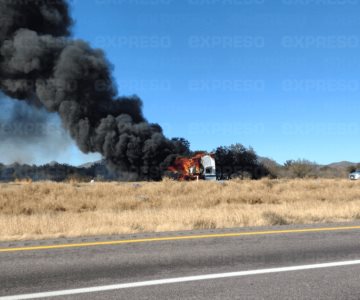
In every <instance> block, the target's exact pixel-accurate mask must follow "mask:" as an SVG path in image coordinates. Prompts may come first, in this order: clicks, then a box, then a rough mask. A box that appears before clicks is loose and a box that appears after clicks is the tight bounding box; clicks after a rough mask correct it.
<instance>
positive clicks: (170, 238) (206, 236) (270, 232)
mask: <svg viewBox="0 0 360 300" xmlns="http://www.w3.org/2000/svg"><path fill="white" fill-rule="evenodd" d="M357 229H360V226H344V227H324V228H303V229H284V230H267V231H244V232H236V233H218V234H217V233H214V234H203V235H187V236H168V237H159V238H144V239H133V240H118V241H107V242H88V243H77V244H59V245H48V246H33V247H18V248H0V252H18V251H34V250H49V249H64V248H80V247H94V246H111V245H123V244H135V243H151V242H162V241H181V240H197V239H212V238H226V237H241V236H254V235H274V234H281V233H285V234H288V233H311V232H326V231H347V230H357Z"/></svg>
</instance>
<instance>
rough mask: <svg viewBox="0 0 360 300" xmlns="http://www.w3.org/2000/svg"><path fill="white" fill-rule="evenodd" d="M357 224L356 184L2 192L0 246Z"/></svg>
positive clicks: (15, 188)
mask: <svg viewBox="0 0 360 300" xmlns="http://www.w3.org/2000/svg"><path fill="white" fill-rule="evenodd" d="M359 219H360V182H351V181H348V180H330V179H329V180H324V179H323V180H315V179H311V180H310V179H309V180H261V181H228V182H222V183H220V182H174V181H164V182H160V183H156V182H151V183H150V182H149V183H148V182H145V183H117V182H115V183H94V184H90V183H76V182H75V183H50V182H42V183H30V182H19V183H9V184H0V240H3V241H5V240H20V239H41V238H52V237H65V236H66V237H75V236H84V235H99V234H120V233H135V232H153V231H172V230H189V229H207V228H224V227H241V226H261V225H285V224H304V223H320V222H341V221H353V220H359Z"/></svg>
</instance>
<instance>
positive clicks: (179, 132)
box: [67, 0, 360, 163]
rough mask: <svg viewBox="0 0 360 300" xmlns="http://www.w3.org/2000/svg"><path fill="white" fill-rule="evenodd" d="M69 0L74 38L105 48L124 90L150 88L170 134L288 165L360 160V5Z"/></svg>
mask: <svg viewBox="0 0 360 300" xmlns="http://www.w3.org/2000/svg"><path fill="white" fill-rule="evenodd" d="M70 3H71V6H72V15H73V18H74V19H75V20H76V24H75V26H74V30H73V31H74V37H75V38H82V39H85V40H88V41H89V42H90V43H91V45H92V46H94V47H99V48H103V49H104V51H105V53H106V55H107V57H108V59H109V61H111V63H112V64H113V66H114V73H113V74H114V79H115V80H116V82H117V83H118V89H119V94H121V95H130V94H137V95H139V96H140V97H141V98H142V99H143V102H144V114H145V116H146V117H147V119H148V120H149V121H151V122H156V123H159V124H160V125H162V126H163V128H164V131H165V134H166V135H167V136H169V137H185V138H187V139H188V140H189V141H190V142H191V145H192V149H193V150H197V149H201V150H209V151H210V150H212V149H214V148H216V147H217V146H219V145H230V144H232V143H236V142H239V143H242V144H244V145H246V146H252V147H254V149H255V150H256V151H257V153H258V154H259V155H261V156H267V157H271V158H273V159H275V160H277V161H279V162H281V163H282V162H284V161H285V160H287V159H297V158H307V159H309V160H312V161H317V162H319V163H330V162H334V161H340V160H350V161H360V154H359V148H360V140H359V136H360V117H359V112H360V105H359V97H360V79H359V70H360V35H359V34H360V18H359V17H358V12H359V9H360V1H357V0H348V1H346V0H341V1H336V0H331V1H330V0H329V1H315V0H309V1H298V0H293V1H291V0H284V1H280V0H279V1H274V0H231V1H230V0H227V1H225V0H211V1H210V0H180V1H179V0H176V1H175V0H71V1H70ZM72 153H73V154H72V156H71V159H70V162H71V163H81V162H83V161H87V160H92V159H95V158H97V157H96V156H91V157H86V156H83V155H81V156H80V154H79V153H78V152H77V151H76V149H75V148H74V147H73V149H72ZM67 157H69V156H67Z"/></svg>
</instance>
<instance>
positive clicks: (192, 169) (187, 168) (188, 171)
mask: <svg viewBox="0 0 360 300" xmlns="http://www.w3.org/2000/svg"><path fill="white" fill-rule="evenodd" d="M204 155H205V154H204V153H198V154H196V155H195V156H194V157H191V158H186V157H178V158H177V159H176V160H175V162H174V164H173V165H172V166H170V167H169V168H168V170H169V171H170V172H172V173H174V174H176V175H177V176H178V179H179V180H195V179H196V178H199V176H200V175H201V158H202V157H203V156H204Z"/></svg>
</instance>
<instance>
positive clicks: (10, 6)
mask: <svg viewBox="0 0 360 300" xmlns="http://www.w3.org/2000/svg"><path fill="white" fill-rule="evenodd" d="M68 10H69V9H68V5H67V3H66V2H65V1H63V0H22V1H18V0H0V21H1V27H0V89H1V90H2V91H3V92H4V93H5V94H6V95H8V96H10V97H12V98H16V99H19V100H24V101H26V102H27V103H29V104H31V105H35V106H37V107H40V108H45V109H46V110H47V111H49V112H56V113H58V114H59V115H60V118H61V120H62V123H63V126H64V127H65V128H66V129H67V130H68V131H69V133H70V135H71V137H72V138H73V139H74V140H75V141H76V143H77V145H78V147H79V148H80V149H81V150H82V151H83V152H85V153H89V152H98V153H101V154H102V155H103V156H104V158H105V159H106V160H107V162H108V163H109V164H110V165H111V166H113V167H114V168H115V169H116V170H119V171H120V172H121V173H122V174H127V176H132V177H133V178H132V179H134V176H136V177H137V178H148V179H159V178H160V176H161V170H162V169H164V168H165V167H166V165H167V164H168V163H169V162H170V161H171V159H172V158H173V157H174V155H175V152H176V150H175V149H177V146H176V144H175V143H174V142H173V141H170V140H168V139H167V138H165V137H164V135H163V132H162V129H161V127H160V126H159V125H156V124H150V123H148V122H147V121H146V119H145V118H144V116H143V114H142V102H141V100H140V99H139V98H138V97H136V96H133V97H118V96H117V90H116V87H115V86H114V83H113V82H114V81H113V79H112V75H111V69H112V68H111V65H110V64H109V62H108V61H107V60H106V58H105V56H104V53H103V52H102V51H101V50H99V49H92V48H91V47H90V46H89V44H88V43H86V42H84V41H82V40H72V39H71V38H70V36H69V35H70V28H71V25H72V23H73V22H72V20H71V18H70V17H69V11H68Z"/></svg>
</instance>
